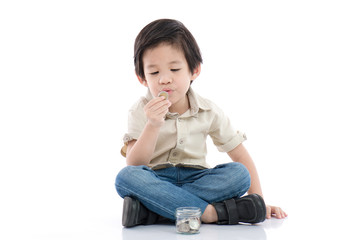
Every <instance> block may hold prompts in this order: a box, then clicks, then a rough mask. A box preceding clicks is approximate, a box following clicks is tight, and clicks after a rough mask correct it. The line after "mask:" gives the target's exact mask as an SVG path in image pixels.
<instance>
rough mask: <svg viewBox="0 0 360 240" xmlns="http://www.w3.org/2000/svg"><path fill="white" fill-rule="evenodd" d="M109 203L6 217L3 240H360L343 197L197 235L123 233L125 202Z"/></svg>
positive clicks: (352, 209) (169, 228)
mask: <svg viewBox="0 0 360 240" xmlns="http://www.w3.org/2000/svg"><path fill="white" fill-rule="evenodd" d="M110 199H111V200H110V201H109V202H108V205H107V206H105V205H102V208H101V210H100V208H99V207H100V205H99V206H96V208H97V209H88V211H86V209H85V208H83V209H76V206H75V205H74V208H71V206H70V207H69V206H67V208H69V209H67V210H65V211H64V212H63V213H61V212H60V211H56V210H53V211H52V212H46V211H45V209H38V210H36V211H33V213H34V214H35V215H33V216H29V215H26V216H25V215H24V216H21V215H18V218H15V217H10V216H9V215H8V216H7V217H8V218H7V220H8V221H6V222H3V223H2V230H1V233H0V236H1V239H106V240H110V239H117V240H119V239H124V240H132V239H146V240H158V239H166V240H171V239H177V240H181V239H204V240H223V239H229V240H231V239H256V240H265V239H267V240H271V239H274V240H280V239H330V238H331V239H335V237H336V238H338V239H340V238H341V239H359V233H358V227H357V225H358V223H359V221H358V214H359V211H358V210H356V208H357V207H356V206H355V205H354V204H357V203H356V202H353V200H354V199H351V197H350V195H347V196H346V195H344V196H343V197H342V198H341V200H340V198H339V199H338V200H339V201H338V202H333V203H332V204H330V205H329V204H327V203H326V202H324V204H322V202H323V200H325V199H320V198H316V197H314V199H310V196H309V199H307V200H306V199H305V201H304V202H301V201H298V202H296V204H295V203H294V204H288V207H289V208H288V209H287V211H288V213H289V217H288V218H286V219H283V220H278V219H274V218H273V219H270V220H266V221H265V222H263V223H261V224H258V225H232V226H219V225H212V224H203V225H202V226H201V229H200V233H199V234H196V235H181V234H177V233H176V232H175V226H174V225H173V224H163V225H150V226H138V227H134V228H123V227H122V226H121V203H122V201H121V200H120V199H117V198H115V197H114V198H110ZM74 203H75V204H76V201H75V202H74ZM347 203H348V204H347ZM102 204H105V202H104V203H102ZM85 205H86V204H85ZM115 205H117V206H115ZM323 207H326V208H328V209H323ZM79 208H81V207H79ZM82 211H83V212H82ZM36 212H37V213H36ZM326 212H328V213H327V214H326ZM2 217H4V215H3V216H2ZM9 223H10V224H9ZM11 223H15V224H11Z"/></svg>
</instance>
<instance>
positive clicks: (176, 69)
mask: <svg viewBox="0 0 360 240" xmlns="http://www.w3.org/2000/svg"><path fill="white" fill-rule="evenodd" d="M180 69H181V68H175V69H171V71H172V72H177V71H180Z"/></svg>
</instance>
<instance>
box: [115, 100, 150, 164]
mask: <svg viewBox="0 0 360 240" xmlns="http://www.w3.org/2000/svg"><path fill="white" fill-rule="evenodd" d="M145 104H146V103H145V99H141V100H140V101H139V102H137V103H136V104H134V106H133V107H132V108H131V109H130V110H129V113H128V132H127V133H126V134H125V135H124V137H123V142H124V146H123V147H122V148H121V154H122V155H123V156H124V157H126V147H127V145H128V143H129V142H130V141H132V140H137V139H138V138H139V137H140V134H141V132H142V130H143V129H144V127H145V124H146V121H147V120H146V115H145V113H144V106H145Z"/></svg>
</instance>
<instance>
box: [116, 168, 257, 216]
mask: <svg viewBox="0 0 360 240" xmlns="http://www.w3.org/2000/svg"><path fill="white" fill-rule="evenodd" d="M115 186H116V190H117V192H118V194H119V195H120V196H121V197H122V198H124V197H126V196H129V197H132V198H135V199H138V200H139V201H140V202H141V203H142V204H143V205H144V206H145V207H146V208H148V209H149V210H151V211H153V212H155V213H157V214H159V215H161V216H163V217H166V218H168V219H172V220H175V211H176V208H178V207H190V206H191V207H199V208H200V209H201V211H202V213H203V212H204V211H205V208H206V207H207V205H208V204H210V203H213V202H219V201H223V200H226V199H229V198H233V197H241V196H242V195H244V194H245V193H246V192H247V190H248V189H249V187H250V175H249V172H248V170H247V169H246V167H245V166H244V165H242V164H241V163H237V162H231V163H226V164H220V165H218V166H216V167H215V168H210V169H195V168H188V167H170V168H164V169H159V170H152V169H150V168H149V167H146V166H127V167H125V168H123V169H122V170H121V171H120V172H119V174H118V175H117V177H116V182H115Z"/></svg>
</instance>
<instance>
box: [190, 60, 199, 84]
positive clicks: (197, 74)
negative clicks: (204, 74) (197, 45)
mask: <svg viewBox="0 0 360 240" xmlns="http://www.w3.org/2000/svg"><path fill="white" fill-rule="evenodd" d="M200 72H201V64H199V66H197V68H195V69H194V73H193V74H192V76H191V80H193V81H194V80H195V79H196V78H197V77H198V76H199V75H200Z"/></svg>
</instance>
